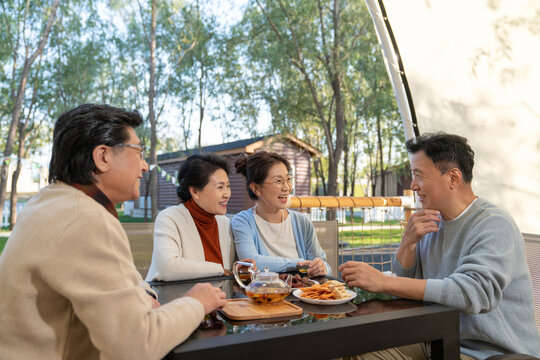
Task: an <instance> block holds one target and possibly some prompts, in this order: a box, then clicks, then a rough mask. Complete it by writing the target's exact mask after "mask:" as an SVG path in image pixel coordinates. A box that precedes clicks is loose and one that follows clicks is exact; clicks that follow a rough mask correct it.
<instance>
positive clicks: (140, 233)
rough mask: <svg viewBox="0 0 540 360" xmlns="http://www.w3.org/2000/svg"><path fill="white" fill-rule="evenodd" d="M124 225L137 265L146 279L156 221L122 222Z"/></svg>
mask: <svg viewBox="0 0 540 360" xmlns="http://www.w3.org/2000/svg"><path fill="white" fill-rule="evenodd" d="M122 226H123V227H124V230H125V231H126V234H127V237H128V239H129V245H130V247H131V253H132V254H133V261H134V262H135V267H136V268H137V270H139V272H140V273H141V275H142V277H143V279H144V278H145V277H146V274H147V273H148V268H149V267H150V262H151V261H152V250H153V246H154V242H153V239H154V223H153V222H147V223H122Z"/></svg>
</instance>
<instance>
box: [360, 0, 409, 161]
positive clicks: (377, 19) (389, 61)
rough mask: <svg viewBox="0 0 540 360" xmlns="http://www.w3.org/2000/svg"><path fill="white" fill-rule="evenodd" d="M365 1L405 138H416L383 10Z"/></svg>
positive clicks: (374, 2) (376, 4)
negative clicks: (373, 25)
mask: <svg viewBox="0 0 540 360" xmlns="http://www.w3.org/2000/svg"><path fill="white" fill-rule="evenodd" d="M365 1H366V5H367V7H368V9H369V12H370V14H371V17H372V19H373V23H374V24H375V31H376V32H377V37H378V39H379V43H380V44H381V48H382V54H383V58H384V64H385V65H386V71H387V72H388V76H389V77H390V81H391V83H392V87H393V88H394V94H395V96H396V101H397V104H398V108H399V112H400V114H401V121H402V124H403V131H404V133H405V139H406V140H409V139H414V138H415V134H414V125H413V122H412V120H411V111H410V108H409V104H408V102H407V95H406V92H405V87H404V84H403V80H402V78H401V75H402V74H401V71H400V70H399V65H398V57H397V55H396V53H395V51H394V48H393V46H392V43H391V40H390V35H389V34H388V30H387V28H386V26H385V24H384V20H385V19H384V18H383V16H382V11H381V9H380V7H379V4H378V3H377V1H376V0H365ZM409 160H410V159H409Z"/></svg>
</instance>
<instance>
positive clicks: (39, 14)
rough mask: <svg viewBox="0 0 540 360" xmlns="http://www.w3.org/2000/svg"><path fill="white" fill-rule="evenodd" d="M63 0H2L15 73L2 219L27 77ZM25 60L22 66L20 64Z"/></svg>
mask: <svg viewBox="0 0 540 360" xmlns="http://www.w3.org/2000/svg"><path fill="white" fill-rule="evenodd" d="M59 3H60V1H59V0H53V1H52V3H46V4H43V5H42V6H35V4H33V3H32V4H30V2H28V1H27V2H26V3H23V4H21V3H19V2H15V1H12V2H10V3H9V4H7V1H3V2H2V20H3V22H4V23H5V24H6V31H7V34H5V35H4V36H5V37H6V40H7V43H8V46H9V48H10V51H11V65H12V75H11V81H10V90H9V95H10V96H9V98H10V101H9V102H10V104H11V105H10V107H11V109H10V110H11V121H10V122H9V129H8V131H7V134H6V140H5V143H4V151H3V156H4V158H2V168H1V170H0V205H1V206H0V218H2V213H3V204H4V198H5V195H6V185H7V171H8V162H7V161H6V159H7V157H9V156H11V154H12V153H13V148H14V145H15V142H16V134H17V129H18V128H19V123H20V119H21V114H22V112H23V102H24V99H25V92H26V86H27V82H28V76H29V74H30V71H31V69H32V66H33V65H34V62H35V61H36V59H37V58H38V57H39V56H40V55H41V54H42V53H43V50H44V49H45V46H46V45H47V43H48V40H49V34H50V32H51V28H52V27H53V24H54V22H55V20H56V11H57V9H58V5H59ZM21 63H22V66H21Z"/></svg>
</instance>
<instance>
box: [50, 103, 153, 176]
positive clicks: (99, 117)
mask: <svg viewBox="0 0 540 360" xmlns="http://www.w3.org/2000/svg"><path fill="white" fill-rule="evenodd" d="M142 122H143V118H142V116H141V114H140V113H139V112H138V111H126V110H124V109H120V108H116V107H113V106H109V105H95V104H83V105H79V106H77V107H76V108H74V109H71V110H68V111H66V112H64V113H63V114H62V115H60V117H59V118H58V120H57V121H56V124H55V125H54V131H53V148H52V156H51V162H50V164H49V183H53V182H55V181H63V182H65V183H66V184H70V185H71V184H73V183H78V184H82V185H89V184H94V183H95V182H96V179H95V177H94V175H93V174H95V173H96V172H97V171H98V170H97V168H96V165H95V164H94V159H93V158H92V152H93V151H94V149H95V148H96V147H97V146H99V145H108V146H115V145H118V144H122V143H124V142H126V141H127V140H128V138H129V133H128V131H127V128H128V127H132V128H135V127H137V126H139V125H140V124H141V123H142Z"/></svg>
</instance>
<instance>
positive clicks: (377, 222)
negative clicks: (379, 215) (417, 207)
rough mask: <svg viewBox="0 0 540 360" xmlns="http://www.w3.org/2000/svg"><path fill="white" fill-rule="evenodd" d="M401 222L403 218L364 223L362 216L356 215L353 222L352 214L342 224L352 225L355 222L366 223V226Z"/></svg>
mask: <svg viewBox="0 0 540 360" xmlns="http://www.w3.org/2000/svg"><path fill="white" fill-rule="evenodd" d="M400 223H401V220H388V221H385V222H380V221H372V222H367V223H364V220H363V219H362V218H359V217H355V218H354V219H353V222H352V223H351V218H350V216H347V218H346V219H345V223H343V224H341V223H340V225H351V224H354V225H359V226H360V225H362V224H363V225H364V226H371V225H373V226H380V225H399V224H400Z"/></svg>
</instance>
